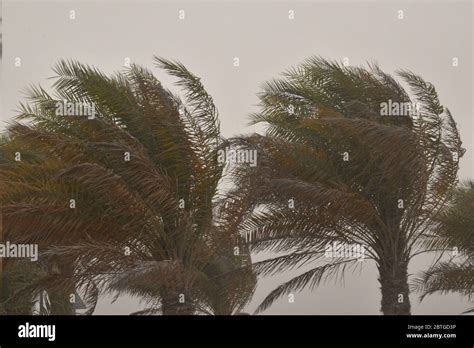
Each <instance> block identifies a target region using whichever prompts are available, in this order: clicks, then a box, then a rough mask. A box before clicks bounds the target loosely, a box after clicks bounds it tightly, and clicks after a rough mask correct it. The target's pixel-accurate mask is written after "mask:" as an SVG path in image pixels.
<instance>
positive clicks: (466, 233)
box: [416, 181, 474, 312]
mask: <svg viewBox="0 0 474 348" xmlns="http://www.w3.org/2000/svg"><path fill="white" fill-rule="evenodd" d="M473 211H474V182H473V181H469V182H466V183H465V184H464V185H463V186H461V187H460V188H459V189H458V190H456V192H455V194H454V197H453V201H452V204H450V206H449V208H448V209H447V210H446V212H444V213H443V214H442V215H441V216H440V221H441V229H440V231H439V233H438V235H437V236H436V237H435V238H433V239H432V240H431V241H429V247H431V248H434V247H436V248H439V249H443V248H445V249H447V250H448V252H447V254H448V255H447V256H448V257H449V259H448V260H446V261H443V262H438V263H435V264H433V265H432V267H430V269H429V270H427V271H426V272H423V273H422V274H421V276H420V277H419V278H418V279H417V283H416V285H417V289H418V291H420V292H421V294H422V295H421V300H423V299H424V298H425V297H426V296H428V295H431V294H433V293H448V292H456V293H459V294H461V295H463V296H466V297H467V298H468V299H469V300H472V298H473V295H474V218H473V214H472V213H473ZM473 311H474V308H471V309H470V310H467V312H473Z"/></svg>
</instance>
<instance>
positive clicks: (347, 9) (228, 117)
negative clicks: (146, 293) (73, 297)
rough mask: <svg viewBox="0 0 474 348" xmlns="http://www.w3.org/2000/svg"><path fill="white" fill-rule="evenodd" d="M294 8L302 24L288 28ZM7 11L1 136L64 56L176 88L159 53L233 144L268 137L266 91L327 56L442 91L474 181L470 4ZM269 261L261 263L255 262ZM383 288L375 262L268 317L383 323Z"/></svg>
mask: <svg viewBox="0 0 474 348" xmlns="http://www.w3.org/2000/svg"><path fill="white" fill-rule="evenodd" d="M71 11H74V14H75V16H74V17H75V18H74V19H71ZM180 11H184V13H185V18H184V19H180V18H179V13H180ZM289 11H293V12H292V13H293V14H294V19H289V13H290V12H289ZM400 11H403V19H400V18H399V16H400ZM1 14H2V17H3V22H2V31H3V57H2V70H1V84H2V93H1V107H2V112H1V114H0V127H1V128H2V129H4V128H5V126H6V125H7V123H8V121H10V120H12V118H13V117H14V116H15V115H16V111H15V110H16V108H17V105H18V103H19V102H20V101H22V100H24V94H23V93H22V91H24V89H25V87H28V86H29V85H31V84H41V85H42V86H44V87H46V88H49V87H50V86H51V83H52V80H50V79H48V78H49V77H51V76H53V75H54V73H53V72H52V70H51V68H52V67H53V66H54V64H55V63H56V62H57V61H58V60H60V59H68V58H70V59H74V60H77V61H79V62H82V63H87V64H90V65H93V66H96V67H98V68H99V69H101V70H103V71H104V72H106V73H112V72H114V71H117V70H121V69H123V68H124V62H126V61H127V59H129V60H130V61H131V62H133V63H138V64H140V65H143V66H145V67H147V68H149V69H150V70H151V71H152V72H153V73H154V74H155V76H157V77H158V78H159V79H160V80H161V81H162V82H163V84H164V85H165V86H166V87H168V88H170V89H172V90H177V87H176V88H175V87H173V86H172V83H173V79H171V78H169V77H168V76H166V74H165V73H164V72H163V71H160V70H159V69H157V68H156V67H155V66H154V62H153V56H154V55H157V56H161V57H165V58H169V59H176V60H179V61H181V62H182V63H183V64H185V65H186V67H187V68H188V69H189V70H190V71H192V72H193V73H194V74H196V75H198V76H199V77H201V81H202V83H203V84H204V86H205V87H206V89H207V90H208V92H209V93H210V94H211V95H212V96H213V98H214V101H215V103H216V105H217V107H218V109H219V116H220V121H221V130H222V133H223V136H225V137H232V136H236V135H240V134H249V133H252V132H259V133H262V132H263V128H262V127H261V126H249V125H248V123H249V114H251V113H252V112H255V111H257V110H258V106H257V104H258V98H257V94H258V92H259V91H260V86H261V84H262V83H263V82H265V81H267V80H269V79H272V78H275V77H277V76H278V75H279V74H280V73H282V72H284V71H285V70H286V69H288V68H290V67H292V66H295V65H297V64H298V63H300V62H302V61H303V60H304V59H306V58H308V57H311V56H314V55H319V56H322V57H324V58H328V59H334V60H343V59H347V60H348V62H349V64H350V65H364V64H366V63H367V62H377V63H378V64H379V65H380V67H381V68H382V69H383V70H384V71H386V72H389V73H394V72H395V71H396V70H398V69H408V70H412V71H413V72H415V73H416V74H419V75H420V76H422V77H423V78H425V79H426V80H427V81H430V82H432V83H433V84H434V85H435V86H436V88H437V91H438V93H439V95H440V100H441V103H442V104H443V105H445V106H448V107H449V108H450V110H451V112H452V114H453V115H454V118H455V120H456V122H457V123H458V126H459V129H460V132H461V137H462V140H463V146H464V148H466V149H467V152H466V154H465V156H464V157H463V158H462V160H461V167H460V171H459V177H460V179H461V180H465V179H468V178H474V139H473V138H474V137H473V130H474V124H473V102H472V101H473V89H472V81H473V37H472V33H473V27H472V25H473V20H472V19H473V5H472V3H471V2H470V1H417V2H414V1H405V2H403V1H402V2H400V1H398V2H393V1H243V0H242V1H95V2H92V1H47V2H45V1H5V0H4V1H3V3H2V12H1ZM17 58H20V59H21V66H19V67H18V66H16V65H15V61H17ZM235 58H238V60H239V66H238V67H236V66H235V64H234V62H235ZM453 58H457V61H458V62H459V63H458V65H457V66H453ZM266 257H268V255H266V254H265V255H262V254H258V255H254V260H261V259H264V258H266ZM432 260H433V259H432V257H431V256H429V255H423V256H419V257H417V258H415V259H414V261H413V262H412V263H411V266H410V269H409V273H410V274H412V275H413V274H417V273H418V272H420V271H422V270H424V269H426V268H427V267H428V266H429V265H430V263H431V262H432ZM301 271H302V270H296V271H292V272H291V273H290V272H289V273H286V274H279V275H277V276H272V277H267V278H263V279H259V283H258V286H257V290H256V292H255V295H254V297H253V299H252V301H251V303H250V304H249V305H248V306H247V308H246V309H245V311H246V312H249V313H252V312H253V311H254V310H255V308H256V307H257V306H258V304H259V303H260V302H261V301H262V300H263V299H264V298H265V296H266V295H267V294H268V293H269V292H270V291H271V290H273V289H274V288H275V287H276V286H278V285H279V284H281V283H282V281H284V280H287V279H290V277H291V276H292V275H295V274H298V273H300V272H301ZM379 287H380V285H379V283H378V280H377V272H376V267H375V264H374V263H373V262H371V261H367V262H366V264H365V265H364V267H363V268H361V271H360V272H355V273H352V274H351V273H348V274H346V276H345V277H344V279H343V281H340V282H333V281H331V282H329V283H325V284H323V285H320V286H318V287H316V288H315V289H314V290H313V291H310V290H309V289H308V290H304V291H302V292H299V293H296V294H295V301H294V303H288V301H287V299H286V298H282V299H280V300H278V301H277V302H275V303H274V305H272V306H271V307H270V308H269V309H268V310H266V311H265V312H264V314H379V313H380V289H379ZM411 301H412V312H413V314H459V313H461V312H463V311H464V310H465V309H466V308H467V307H468V303H467V300H466V299H465V298H464V299H463V298H462V297H460V296H459V295H457V294H448V295H433V296H429V297H427V298H426V299H425V300H424V301H423V302H421V303H420V302H419V300H418V295H417V294H412V295H411ZM111 302H112V299H111V298H109V297H104V298H102V299H101V300H100V302H99V304H98V306H97V309H96V311H95V314H128V313H131V312H134V311H137V310H139V309H141V308H143V307H144V304H142V303H140V301H139V300H137V299H134V298H129V297H120V298H119V299H118V300H117V301H115V302H113V303H111Z"/></svg>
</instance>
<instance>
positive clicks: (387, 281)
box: [233, 57, 464, 314]
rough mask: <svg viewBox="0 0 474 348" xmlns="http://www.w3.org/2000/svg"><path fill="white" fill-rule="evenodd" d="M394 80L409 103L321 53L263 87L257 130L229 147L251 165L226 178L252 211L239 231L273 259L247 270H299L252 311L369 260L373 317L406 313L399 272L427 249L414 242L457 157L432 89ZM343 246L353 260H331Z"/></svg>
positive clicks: (449, 124) (429, 224)
mask: <svg viewBox="0 0 474 348" xmlns="http://www.w3.org/2000/svg"><path fill="white" fill-rule="evenodd" d="M398 75H399V76H400V77H401V78H402V79H403V80H404V81H405V82H406V83H407V84H408V85H409V86H410V87H411V90H412V92H413V97H410V94H409V93H408V92H407V91H406V90H405V89H404V87H403V86H402V85H401V84H400V83H399V82H397V81H396V80H395V79H394V78H393V77H392V76H390V75H389V74H386V73H384V72H383V71H382V70H381V69H380V68H379V67H378V66H377V65H375V64H369V67H368V68H364V67H351V66H344V65H343V64H339V63H337V62H333V61H328V60H325V59H323V58H320V57H313V58H310V59H307V60H306V61H305V62H304V63H302V64H301V65H299V66H297V67H296V68H293V69H290V70H288V71H287V72H286V73H284V75H283V77H282V78H279V79H275V80H272V81H270V82H267V83H266V84H264V86H263V92H262V93H261V94H260V106H261V111H260V112H258V113H256V114H254V115H252V121H253V123H260V124H263V125H265V126H266V134H265V135H264V136H261V135H252V136H247V137H241V138H236V139H234V140H233V143H234V146H235V148H236V149H247V150H251V149H253V150H256V151H257V153H258V165H257V166H256V167H249V166H241V167H239V168H237V169H236V170H235V172H234V175H235V178H236V179H235V182H236V185H237V191H238V189H239V188H241V187H246V186H248V185H250V181H252V182H253V184H252V185H253V186H252V187H253V188H254V189H253V191H252V192H253V194H254V195H255V198H254V200H255V202H258V204H259V205H258V206H257V209H256V210H255V213H254V214H253V216H252V217H251V218H249V219H248V220H247V222H246V223H245V233H246V235H247V239H248V241H249V243H250V245H251V247H252V250H253V251H255V252H258V251H262V250H263V251H267V252H269V251H271V252H277V253H279V254H280V255H279V256H278V257H275V258H271V259H268V260H266V261H262V262H258V263H256V264H254V270H255V271H256V272H257V273H259V274H262V275H267V274H274V273H276V272H283V271H287V270H290V269H295V268H299V267H300V266H302V265H305V267H308V268H309V270H307V271H305V272H304V273H302V274H300V275H298V276H296V277H294V278H292V279H291V280H289V281H287V282H285V283H283V284H281V285H280V286H278V287H277V288H276V289H275V290H273V291H272V292H271V293H270V294H269V295H268V296H267V297H266V298H265V300H264V301H263V302H262V303H261V305H260V306H259V307H258V309H257V312H259V311H263V310H265V309H266V308H268V307H269V306H270V305H271V304H272V303H273V302H274V301H275V300H276V299H278V298H279V297H281V296H283V295H285V294H289V293H291V292H293V291H299V290H301V289H303V288H304V287H308V286H309V287H314V286H317V285H318V284H320V283H321V282H322V281H324V280H326V279H329V278H335V279H339V276H342V274H343V272H344V271H348V270H354V269H358V268H359V267H361V266H362V265H363V264H364V262H367V261H369V260H373V261H374V262H375V263H376V265H377V269H378V273H379V278H378V280H379V282H380V285H381V293H382V301H381V311H382V312H383V313H384V314H409V313H410V300H409V286H408V265H409V262H410V261H411V260H412V259H413V257H415V256H416V255H419V254H420V253H424V252H429V251H430V250H432V249H431V248H424V244H423V242H424V241H425V238H427V237H429V235H432V234H434V233H435V231H436V229H437V226H438V222H437V220H436V217H437V216H438V214H439V212H441V211H442V210H443V208H444V207H445V205H446V201H447V199H448V198H449V194H450V192H451V191H452V189H453V188H454V187H455V185H456V181H457V179H456V178H457V171H458V160H459V158H460V157H461V156H462V155H463V152H464V150H463V149H462V148H461V140H460V138H459V134H458V131H457V127H456V124H455V121H454V120H453V118H452V116H451V113H450V112H449V110H448V109H447V108H445V107H443V106H442V105H441V103H440V102H439V99H438V95H437V93H436V90H435V88H434V86H433V85H432V84H431V83H429V82H426V81H424V80H423V79H422V78H421V77H419V76H417V75H415V74H413V73H412V72H409V71H399V72H398ZM395 106H396V107H395ZM402 108H403V109H402ZM402 110H405V111H404V112H401V111H402ZM407 110H408V111H411V112H407ZM334 243H339V246H337V247H336V249H337V250H332V249H331V248H332V247H333V246H334ZM341 247H343V248H345V249H341ZM348 247H350V248H354V247H359V248H360V249H358V250H359V253H357V252H356V249H349V252H346V253H341V250H346V251H347V250H348ZM362 247H363V249H362ZM338 248H339V249H338ZM351 250H352V251H354V252H352V253H351ZM361 251H363V252H361ZM361 254H363V255H364V256H365V258H364V259H363V260H365V261H364V262H361V257H360V256H361Z"/></svg>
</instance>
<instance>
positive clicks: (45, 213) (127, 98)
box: [0, 58, 255, 314]
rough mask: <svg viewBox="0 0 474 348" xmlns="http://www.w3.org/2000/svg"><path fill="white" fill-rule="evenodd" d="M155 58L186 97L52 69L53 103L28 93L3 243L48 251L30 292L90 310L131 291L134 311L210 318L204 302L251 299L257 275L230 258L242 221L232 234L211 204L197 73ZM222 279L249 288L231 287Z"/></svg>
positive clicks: (208, 135)
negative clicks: (103, 296) (138, 303)
mask: <svg viewBox="0 0 474 348" xmlns="http://www.w3.org/2000/svg"><path fill="white" fill-rule="evenodd" d="M155 60H156V63H157V65H158V66H159V67H160V68H162V69H164V70H165V71H167V72H168V73H169V74H171V75H172V76H174V77H176V78H177V84H178V85H179V86H180V87H182V88H183V90H184V100H182V99H181V98H180V97H179V96H178V95H175V94H173V93H172V92H170V91H169V90H167V89H165V88H164V87H163V86H162V85H161V83H160V82H159V81H158V80H157V79H156V77H155V76H154V75H153V74H152V73H151V72H150V71H148V70H147V69H144V68H142V67H140V66H137V65H132V66H131V67H130V68H128V69H127V70H126V71H124V72H121V73H116V74H115V75H112V76H107V75H105V74H104V73H102V72H100V71H99V70H97V69H95V68H93V67H90V66H86V65H83V64H80V63H78V62H74V61H61V62H60V63H58V64H57V65H56V67H55V68H54V71H55V73H56V75H57V76H56V81H55V83H54V86H53V88H54V89H55V95H53V96H52V95H50V94H49V93H47V92H46V91H45V90H44V89H43V88H41V87H31V88H30V89H29V91H28V93H29V96H30V102H29V103H27V104H21V105H20V115H19V116H18V118H17V121H16V122H13V123H12V124H11V125H10V126H9V128H8V133H7V138H8V141H6V142H5V143H4V144H3V145H2V146H1V150H0V152H1V156H0V177H1V184H0V191H1V192H2V195H1V197H0V199H1V203H2V206H3V213H4V215H3V218H4V234H5V236H6V237H7V238H9V239H10V240H14V241H16V242H18V243H19V242H28V243H37V244H38V245H39V248H40V250H42V251H43V252H42V254H41V259H42V262H44V263H45V264H47V265H48V267H49V276H48V277H46V278H45V279H42V280H41V281H40V282H37V283H35V284H30V286H29V287H28V290H29V291H32V290H35V291H38V289H45V288H46V289H50V291H49V293H56V294H57V292H58V291H59V292H60V293H62V294H63V295H69V294H70V293H71V291H73V290H74V289H79V290H80V291H81V293H82V294H84V296H85V299H86V301H87V302H88V303H90V304H91V306H90V310H89V312H92V311H93V308H94V306H95V303H96V301H97V297H98V295H99V294H100V293H103V292H116V293H117V294H123V293H127V294H129V295H132V296H138V297H140V298H141V299H142V300H144V301H146V303H147V304H148V306H147V309H146V310H145V311H142V312H141V314H145V313H156V312H161V313H163V314H192V313H196V312H201V311H212V307H213V304H212V303H210V301H209V296H210V294H211V293H212V294H213V296H214V297H216V296H217V297H220V300H221V301H225V300H226V299H227V300H228V301H231V303H229V304H227V307H226V308H227V311H226V313H225V314H231V312H232V311H239V310H240V309H241V308H242V306H243V305H244V304H245V303H246V302H247V301H248V300H249V298H250V296H251V294H252V292H253V289H254V287H255V277H253V276H252V275H251V274H249V269H248V268H246V269H245V270H243V271H242V272H239V271H238V270H237V269H238V268H240V262H241V260H242V257H241V256H240V255H233V254H232V255H230V254H229V251H232V250H233V249H234V248H235V247H236V246H238V245H239V244H242V243H241V242H240V239H239V236H238V234H237V233H236V231H237V230H236V229H235V228H237V227H238V226H237V225H238V224H237V225H235V224H234V225H232V227H233V228H234V229H230V228H228V226H230V224H227V225H228V226H227V225H224V224H222V223H218V220H219V219H218V217H217V216H215V215H214V211H216V210H217V209H225V208H220V207H219V205H218V204H217V203H216V202H217V201H218V199H217V198H218V195H217V185H218V183H219V181H220V180H221V177H222V175H223V163H219V162H218V161H217V151H218V148H219V145H220V142H221V138H220V131H219V121H218V113H217V110H216V107H215V106H214V103H213V100H212V98H211V97H210V95H209V94H208V93H207V92H206V91H205V89H204V87H203V85H202V84H201V82H200V79H199V78H198V77H196V76H195V75H193V74H192V73H191V72H189V71H188V70H187V69H186V68H185V67H184V66H183V65H182V64H180V63H177V62H172V61H168V60H165V59H161V58H155ZM66 105H67V107H70V105H73V106H76V107H77V106H78V105H79V106H81V107H83V109H82V111H84V110H87V113H86V115H85V116H87V117H84V113H83V115H82V116H83V117H79V115H78V110H79V109H78V108H76V109H74V107H73V112H72V115H69V116H64V115H63V114H62V113H61V112H58V110H60V108H61V107H64V106H66ZM64 110H66V109H65V108H64ZM64 110H62V111H64ZM79 111H80V110H79ZM21 121H27V123H20V122H21ZM18 158H21V160H18ZM228 214H229V215H232V214H230V213H229V212H228ZM232 216H233V219H238V218H239V217H238V216H237V215H236V214H233V215H232ZM242 250H244V246H242ZM236 265H238V266H236ZM230 270H231V271H232V273H239V274H240V273H241V274H242V275H241V278H240V279H241V281H242V282H246V283H245V284H243V283H242V284H239V285H240V286H235V285H233V286H231V285H230V284H229V285H228V284H227V283H226V282H225V281H224V280H225V279H226V277H227V278H228V273H229V272H230ZM221 271H225V272H224V273H220V272H221ZM245 273H246V274H245ZM233 279H235V278H233ZM216 284H219V286H218V285H216ZM232 287H233V289H235V291H240V293H238V294H235V293H234V297H232V296H231V295H230V294H229V293H228V292H232ZM211 288H212V290H211ZM53 290H57V291H53ZM25 291H26V290H25ZM223 292H226V293H225V294H224V293H223ZM58 302H61V301H58ZM221 307H224V305H223V304H221ZM210 308H211V309H210Z"/></svg>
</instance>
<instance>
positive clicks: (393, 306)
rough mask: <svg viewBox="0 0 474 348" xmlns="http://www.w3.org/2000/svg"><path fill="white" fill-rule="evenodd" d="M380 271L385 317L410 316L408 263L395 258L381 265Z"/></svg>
mask: <svg viewBox="0 0 474 348" xmlns="http://www.w3.org/2000/svg"><path fill="white" fill-rule="evenodd" d="M378 269H379V282H380V285H381V291H382V306H381V312H382V313H383V314H384V315H410V314H411V305H410V298H409V296H408V295H409V293H410V290H409V287H408V262H407V261H406V260H403V259H401V258H398V257H393V258H390V259H389V260H386V261H385V262H383V263H382V264H380V265H379V267H378Z"/></svg>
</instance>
